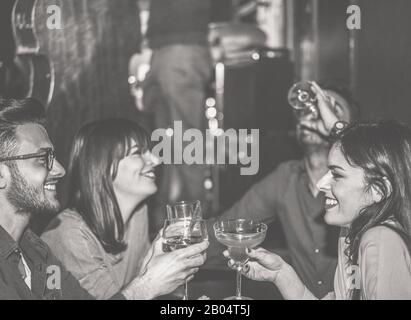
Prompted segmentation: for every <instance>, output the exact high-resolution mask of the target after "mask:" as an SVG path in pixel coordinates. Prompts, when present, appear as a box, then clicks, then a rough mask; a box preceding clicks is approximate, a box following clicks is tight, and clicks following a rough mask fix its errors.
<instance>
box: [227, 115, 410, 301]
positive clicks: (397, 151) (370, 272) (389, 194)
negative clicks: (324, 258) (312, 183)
mask: <svg viewBox="0 0 411 320" xmlns="http://www.w3.org/2000/svg"><path fill="white" fill-rule="evenodd" d="M328 162H329V163H328V165H329V171H328V172H327V174H326V175H325V176H324V177H323V178H322V179H321V180H320V181H319V182H318V188H319V189H320V190H321V191H322V192H324V193H325V196H326V201H325V210H326V213H325V217H324V219H325V221H326V222H327V223H328V224H330V225H335V226H339V227H341V235H340V238H339V241H338V266H337V270H336V273H335V280H334V292H332V293H330V294H328V295H327V296H326V297H325V298H324V299H344V300H347V299H411V210H410V209H411V130H410V129H409V128H407V127H406V126H403V125H401V124H399V123H397V122H382V123H373V124H367V123H363V124H356V125H353V126H352V127H349V128H348V129H346V130H345V131H343V132H342V134H341V135H340V136H339V137H338V139H337V141H336V142H335V143H334V144H333V146H332V148H331V151H330V153H329V157H328ZM225 255H226V256H227V257H228V253H227V252H225ZM249 257H250V258H251V260H250V262H249V263H247V265H246V267H245V269H244V274H245V275H246V276H247V277H249V278H250V279H253V280H258V281H270V282H273V283H274V284H275V285H276V286H277V287H278V289H279V290H280V292H281V293H282V294H283V296H284V298H286V299H315V296H314V295H313V294H312V293H311V292H309V290H308V289H307V288H306V286H305V285H304V284H303V283H302V282H301V280H300V279H299V277H298V276H297V274H296V273H295V271H294V269H293V268H292V267H291V266H290V265H288V264H287V263H286V262H284V260H283V259H282V258H281V257H280V256H278V255H276V254H274V253H271V252H268V251H266V250H264V249H261V248H260V249H257V250H251V251H250V253H249Z"/></svg>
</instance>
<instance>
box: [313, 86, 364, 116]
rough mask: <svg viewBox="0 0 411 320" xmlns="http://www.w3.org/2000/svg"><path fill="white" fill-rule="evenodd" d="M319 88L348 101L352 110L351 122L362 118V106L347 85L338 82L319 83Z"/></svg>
mask: <svg viewBox="0 0 411 320" xmlns="http://www.w3.org/2000/svg"><path fill="white" fill-rule="evenodd" d="M319 86H320V87H321V88H322V89H324V90H329V91H333V92H335V93H337V94H338V95H340V96H341V97H342V98H343V99H344V100H345V101H347V103H348V107H349V108H350V116H351V120H353V121H358V120H359V119H360V118H361V109H360V105H359V103H358V102H357V100H356V99H355V98H354V96H353V94H352V93H351V91H350V89H348V87H347V86H346V85H344V84H342V83H339V82H336V81H323V82H319Z"/></svg>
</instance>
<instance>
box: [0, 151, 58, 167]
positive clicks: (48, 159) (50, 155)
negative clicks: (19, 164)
mask: <svg viewBox="0 0 411 320" xmlns="http://www.w3.org/2000/svg"><path fill="white" fill-rule="evenodd" d="M36 158H43V159H44V161H45V163H46V167H47V170H48V171H51V169H53V164H54V159H55V155H54V150H53V149H52V148H47V149H45V150H44V151H42V152H39V153H31V154H24V155H21V156H14V157H8V158H0V162H5V161H14V160H27V159H36Z"/></svg>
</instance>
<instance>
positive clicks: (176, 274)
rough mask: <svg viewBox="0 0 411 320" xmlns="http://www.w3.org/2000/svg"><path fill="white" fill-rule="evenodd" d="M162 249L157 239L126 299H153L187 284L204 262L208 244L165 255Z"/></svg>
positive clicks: (160, 242)
mask: <svg viewBox="0 0 411 320" xmlns="http://www.w3.org/2000/svg"><path fill="white" fill-rule="evenodd" d="M162 247H163V238H162V237H160V236H157V238H156V240H154V242H153V244H152V246H151V248H150V250H149V251H148V253H147V255H146V257H145V259H144V262H143V267H142V269H141V273H140V276H139V277H137V278H136V279H135V281H133V282H132V283H131V284H130V286H129V287H128V290H127V297H128V298H133V297H135V298H136V299H142V298H144V299H153V298H155V297H158V296H162V295H166V294H169V293H171V292H173V291H174V290H176V289H177V288H178V287H179V286H181V285H183V284H185V283H186V281H190V280H191V279H192V278H193V277H194V274H195V273H196V272H197V271H198V268H199V267H200V266H202V265H203V264H204V262H205V260H206V254H205V251H206V249H207V248H208V241H202V242H199V243H197V244H194V245H191V246H188V247H186V248H182V249H179V250H175V251H172V252H166V253H165V252H163V250H162ZM141 291H144V292H141Z"/></svg>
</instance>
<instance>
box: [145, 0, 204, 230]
mask: <svg viewBox="0 0 411 320" xmlns="http://www.w3.org/2000/svg"><path fill="white" fill-rule="evenodd" d="M210 7H211V5H210V1H209V0H172V1H170V0H151V5H150V19H149V25H148V32H147V38H148V42H149V46H150V48H151V49H152V50H153V56H152V59H151V69H150V72H149V73H148V75H147V78H146V81H145V84H144V106H145V108H146V109H148V110H150V111H152V112H154V115H155V127H156V128H173V127H174V126H173V124H174V121H182V125H183V130H186V129H188V128H197V129H200V130H201V129H202V127H203V125H202V117H203V110H204V109H203V106H204V103H205V92H206V88H207V85H208V82H209V80H210V77H211V70H212V62H211V57H210V52H209V47H208V23H209V20H210ZM174 152H175V153H176V152H177V153H178V154H181V150H174ZM203 180H204V167H203V166H202V165H180V164H178V165H173V166H171V165H168V166H165V167H163V173H162V178H161V182H160V189H159V194H158V196H159V197H158V199H161V201H162V202H163V203H159V202H158V203H157V208H158V210H156V216H155V217H154V221H153V222H154V226H155V227H158V226H160V225H161V223H162V219H163V214H164V211H165V210H164V205H165V203H164V202H174V201H176V200H181V199H182V198H184V199H185V200H193V199H198V200H202V197H203V195H204V188H203Z"/></svg>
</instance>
